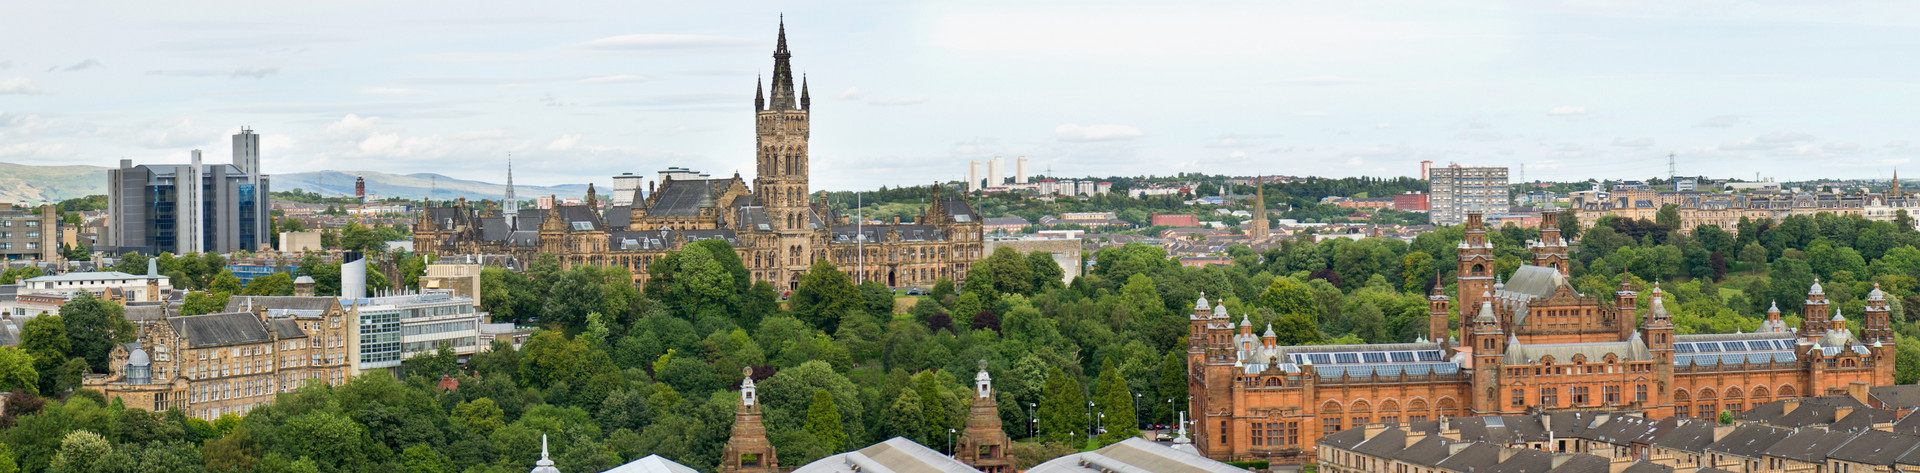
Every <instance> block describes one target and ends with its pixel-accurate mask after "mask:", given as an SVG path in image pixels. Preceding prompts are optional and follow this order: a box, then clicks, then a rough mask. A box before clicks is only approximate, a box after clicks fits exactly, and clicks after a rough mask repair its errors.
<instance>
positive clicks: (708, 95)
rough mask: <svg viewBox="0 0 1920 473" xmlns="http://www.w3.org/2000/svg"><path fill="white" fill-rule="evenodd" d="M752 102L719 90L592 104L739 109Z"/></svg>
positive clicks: (672, 108)
mask: <svg viewBox="0 0 1920 473" xmlns="http://www.w3.org/2000/svg"><path fill="white" fill-rule="evenodd" d="M752 103H753V101H752V100H751V99H748V98H747V97H746V96H744V95H738V94H729V93H719V92H695V93H686V94H666V95H655V96H651V97H642V98H636V99H620V100H606V101H600V102H595V103H593V104H592V105H597V106H603V107H643V108H648V109H670V110H737V109H744V107H747V106H749V105H751V104H752Z"/></svg>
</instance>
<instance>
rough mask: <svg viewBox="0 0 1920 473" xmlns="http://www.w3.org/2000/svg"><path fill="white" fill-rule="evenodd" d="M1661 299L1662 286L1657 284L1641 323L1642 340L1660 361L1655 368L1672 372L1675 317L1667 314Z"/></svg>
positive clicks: (1665, 306) (1655, 364)
mask: <svg viewBox="0 0 1920 473" xmlns="http://www.w3.org/2000/svg"><path fill="white" fill-rule="evenodd" d="M1661 297H1662V295H1661V292H1660V286H1659V285H1657V284H1656V285H1655V286H1653V300H1651V301H1648V302H1647V305H1648V308H1647V316H1646V317H1644V318H1643V319H1642V320H1641V321H1640V330H1641V332H1643V333H1642V335H1641V340H1642V341H1644V342H1646V344H1647V350H1648V351H1651V352H1653V356H1654V358H1659V359H1660V362H1659V363H1654V368H1655V369H1669V370H1670V369H1672V367H1673V317H1672V316H1671V315H1669V314H1667V305H1666V303H1664V302H1662V301H1661ZM1663 375H1664V373H1663ZM1661 379H1666V378H1661Z"/></svg>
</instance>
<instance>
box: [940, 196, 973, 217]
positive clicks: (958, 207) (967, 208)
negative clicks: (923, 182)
mask: <svg viewBox="0 0 1920 473" xmlns="http://www.w3.org/2000/svg"><path fill="white" fill-rule="evenodd" d="M940 205H941V206H942V207H944V208H946V209H947V215H951V216H953V217H954V220H957V221H960V222H978V221H980V214H979V213H978V212H974V211H973V205H971V204H968V203H967V201H964V200H943V201H940Z"/></svg>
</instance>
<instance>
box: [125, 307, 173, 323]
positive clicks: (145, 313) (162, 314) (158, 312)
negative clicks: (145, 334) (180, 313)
mask: <svg viewBox="0 0 1920 473" xmlns="http://www.w3.org/2000/svg"><path fill="white" fill-rule="evenodd" d="M169 312H177V310H168V308H167V306H164V305H160V304H138V305H128V306H127V309H126V311H125V314H126V317H127V321H128V322H133V323H135V324H139V323H142V322H159V321H161V320H165V319H166V318H167V315H168V313H169Z"/></svg>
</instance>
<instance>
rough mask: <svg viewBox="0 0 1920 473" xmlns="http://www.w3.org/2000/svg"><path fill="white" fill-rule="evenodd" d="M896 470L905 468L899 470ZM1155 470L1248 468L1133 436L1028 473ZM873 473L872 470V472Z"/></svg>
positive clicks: (1195, 472)
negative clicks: (1237, 466)
mask: <svg viewBox="0 0 1920 473" xmlns="http://www.w3.org/2000/svg"><path fill="white" fill-rule="evenodd" d="M895 471H906V470H898V469H896V470H895ZM1127 471H1137V472H1153V473H1244V472H1246V471H1247V470H1245V469H1241V468H1235V467H1233V466H1232V465H1228V464H1226V463H1221V462H1219V461H1217V460H1213V459H1210V458H1207V457H1203V456H1200V455H1197V454H1194V453H1189V452H1183V451H1179V450H1175V449H1173V448H1172V447H1166V446H1162V445H1160V444H1158V443H1154V442H1153V441H1150V440H1147V439H1143V438H1139V437H1132V438H1128V439H1126V440H1122V441H1120V442H1119V443H1115V444H1113V445H1108V446H1106V447H1102V448H1100V449H1099V450H1094V451H1091V452H1081V453H1075V454H1072V455H1067V456H1063V457H1060V458H1055V459H1052V460H1048V461H1047V462H1046V463H1041V464H1039V465H1035V466H1034V467H1033V468H1031V469H1028V470H1027V472H1028V473H1061V472H1071V473H1103V472H1127ZM869 473H871V472H869Z"/></svg>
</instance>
